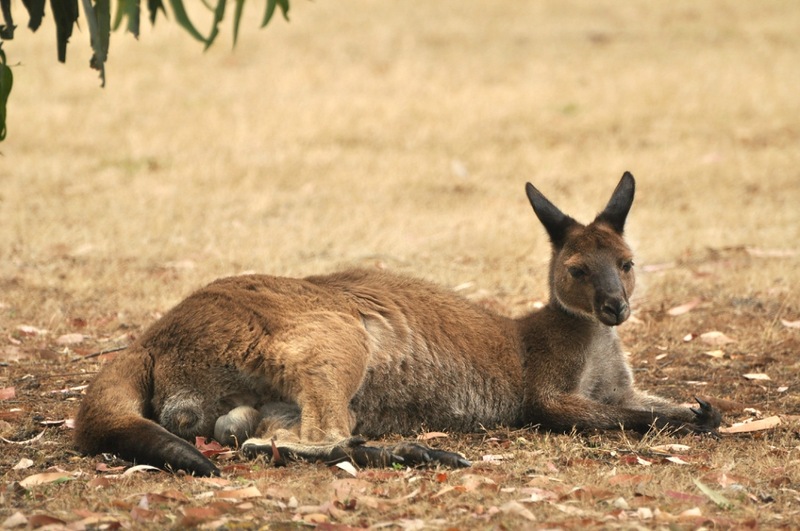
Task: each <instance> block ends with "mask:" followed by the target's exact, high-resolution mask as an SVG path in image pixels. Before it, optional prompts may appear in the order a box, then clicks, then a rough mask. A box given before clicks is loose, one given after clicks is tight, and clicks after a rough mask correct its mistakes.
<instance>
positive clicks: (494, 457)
mask: <svg viewBox="0 0 800 531" xmlns="http://www.w3.org/2000/svg"><path fill="white" fill-rule="evenodd" d="M509 459H514V454H488V455H484V456H483V457H482V460H483V461H485V462H487V463H495V462H498V461H507V460H509Z"/></svg>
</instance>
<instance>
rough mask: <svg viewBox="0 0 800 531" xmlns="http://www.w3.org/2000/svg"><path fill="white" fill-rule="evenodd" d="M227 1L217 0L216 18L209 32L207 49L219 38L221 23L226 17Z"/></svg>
mask: <svg viewBox="0 0 800 531" xmlns="http://www.w3.org/2000/svg"><path fill="white" fill-rule="evenodd" d="M227 3H228V1H227V0H217V7H216V9H214V20H213V22H212V23H211V32H210V33H209V34H208V39H207V40H206V47H205V49H206V50H208V47H209V46H211V44H212V43H213V42H214V40H215V39H216V38H217V35H219V23H220V22H221V21H222V19H223V18H224V17H225V4H227Z"/></svg>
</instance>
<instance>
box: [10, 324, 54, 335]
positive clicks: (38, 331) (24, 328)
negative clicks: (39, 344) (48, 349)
mask: <svg viewBox="0 0 800 531" xmlns="http://www.w3.org/2000/svg"><path fill="white" fill-rule="evenodd" d="M17 331H18V332H19V333H20V334H21V335H23V336H43V335H46V334H49V332H48V331H47V330H45V329H44V328H37V327H35V326H31V325H19V326H17Z"/></svg>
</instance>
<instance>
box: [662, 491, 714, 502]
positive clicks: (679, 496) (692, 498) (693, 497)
mask: <svg viewBox="0 0 800 531" xmlns="http://www.w3.org/2000/svg"><path fill="white" fill-rule="evenodd" d="M664 495H665V496H668V497H670V498H675V499H676V500H681V501H687V502H691V503H703V502H704V501H706V499H705V498H703V497H702V496H698V495H697V494H690V493H688V492H678V491H674V490H667V491H664Z"/></svg>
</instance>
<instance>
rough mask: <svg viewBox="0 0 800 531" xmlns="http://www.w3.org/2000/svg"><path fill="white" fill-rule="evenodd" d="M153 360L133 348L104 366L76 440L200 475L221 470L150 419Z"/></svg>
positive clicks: (93, 450)
mask: <svg viewBox="0 0 800 531" xmlns="http://www.w3.org/2000/svg"><path fill="white" fill-rule="evenodd" d="M152 366H153V360H152V358H151V357H150V356H149V355H148V354H147V353H146V352H143V351H142V350H140V349H139V348H137V347H134V348H133V349H131V350H126V351H124V352H122V353H121V354H120V355H119V356H118V357H117V358H116V359H115V360H114V361H113V362H111V363H110V364H108V365H106V366H105V367H103V369H102V370H101V371H100V373H99V374H98V375H97V377H96V378H95V380H94V381H93V382H92V383H91V385H89V388H88V389H87V391H86V396H84V397H83V400H82V401H81V405H80V409H79V410H78V414H77V416H76V417H75V444H76V446H77V447H78V449H79V450H81V451H83V452H85V453H87V454H98V453H101V452H109V453H113V454H116V455H118V456H119V457H121V458H123V459H127V460H129V461H134V462H136V463H143V464H148V465H153V466H156V467H159V468H165V467H166V468H171V469H172V470H184V471H186V472H190V473H194V474H197V475H200V476H211V475H218V474H219V470H218V469H217V467H216V466H214V464H213V463H212V462H211V461H209V460H208V459H207V458H206V457H205V456H204V455H203V454H202V453H200V451H199V450H197V448H195V447H194V446H192V445H191V444H190V443H188V442H187V441H185V440H184V439H181V438H180V437H178V436H176V435H174V434H172V433H170V432H169V431H167V430H166V429H164V428H163V427H162V426H160V425H159V424H157V423H155V422H153V421H152V420H150V419H148V418H147V416H148V414H149V411H148V410H149V408H150V396H151V395H152V385H153V378H152Z"/></svg>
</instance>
